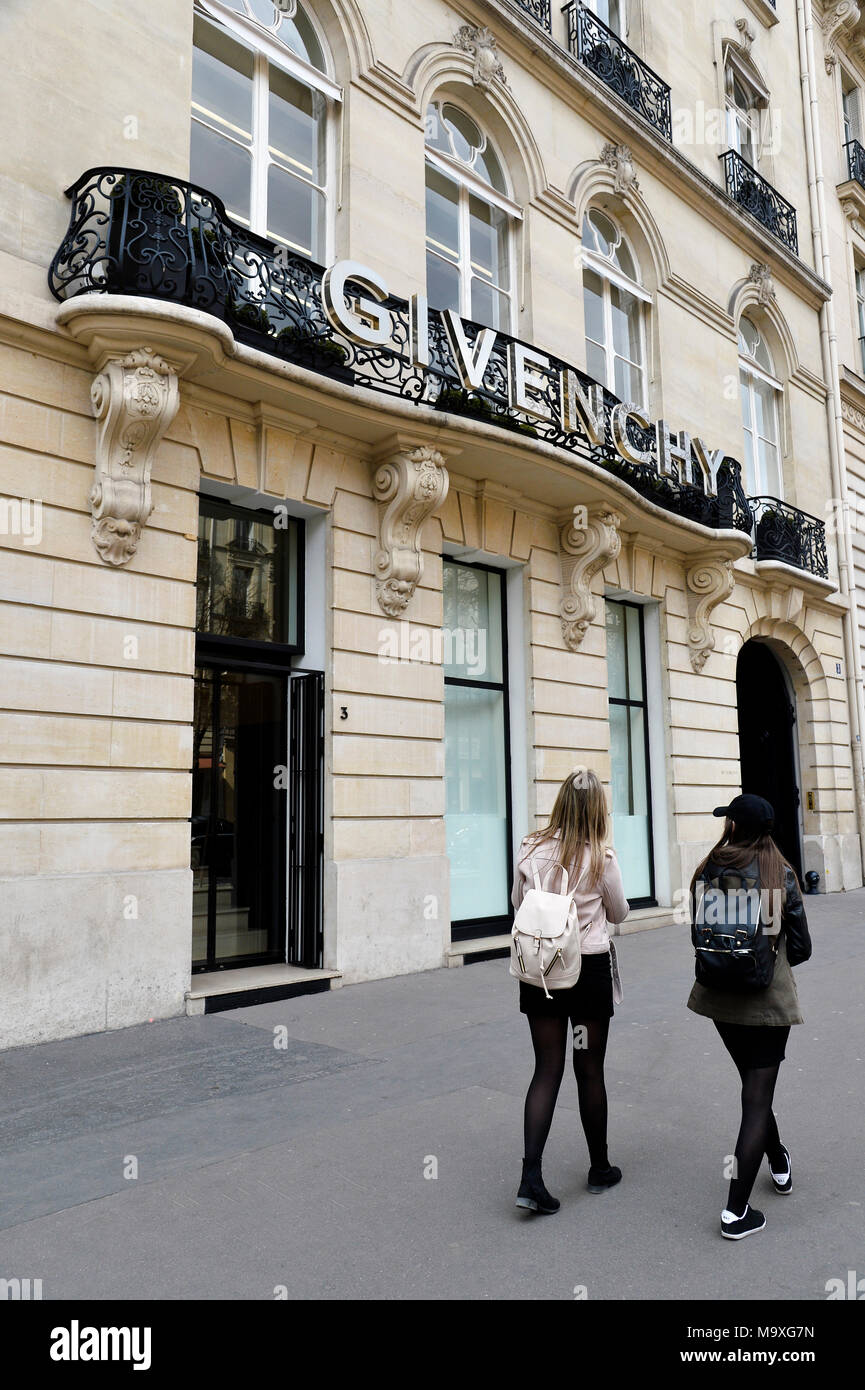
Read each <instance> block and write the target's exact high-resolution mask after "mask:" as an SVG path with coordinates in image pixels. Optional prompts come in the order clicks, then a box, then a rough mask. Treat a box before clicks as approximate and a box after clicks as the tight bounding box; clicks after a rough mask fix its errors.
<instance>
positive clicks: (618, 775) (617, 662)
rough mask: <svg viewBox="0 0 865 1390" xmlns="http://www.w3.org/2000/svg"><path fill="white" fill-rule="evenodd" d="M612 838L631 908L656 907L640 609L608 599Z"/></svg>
mask: <svg viewBox="0 0 865 1390" xmlns="http://www.w3.org/2000/svg"><path fill="white" fill-rule="evenodd" d="M605 608H606V627H607V688H608V694H609V707H610V764H611V782H612V820H613V841H614V844H615V847H616V854H617V857H618V860H619V864H620V866H621V870H622V878H623V880H624V886H625V894H626V896H627V898H628V901H629V902H630V904H631V906H632V907H654V906H655V903H656V899H655V863H654V843H653V835H652V782H651V763H650V759H649V712H648V706H647V699H646V636H645V627H644V621H643V609H642V606H641V605H640V604H638V603H631V602H628V601H627V600H624V599H607V600H606V604H605Z"/></svg>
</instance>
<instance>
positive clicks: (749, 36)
mask: <svg viewBox="0 0 865 1390" xmlns="http://www.w3.org/2000/svg"><path fill="white" fill-rule="evenodd" d="M736 28H737V30H738V32H739V47H740V49H741V51H742V52H743V53H744V54H745V57H746V58H747V57H748V55H749V54H750V52H751V44H752V43H753V42H754V39H755V38H756V37H757V36H756V34H755V33H754V30H753V29H752V28H751V26H750V24H749V23H748V21H747V19H737V20H736Z"/></svg>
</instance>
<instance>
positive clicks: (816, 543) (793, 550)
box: [748, 497, 829, 579]
mask: <svg viewBox="0 0 865 1390" xmlns="http://www.w3.org/2000/svg"><path fill="white" fill-rule="evenodd" d="M748 504H749V506H750V508H751V514H752V516H753V518H754V549H753V551H752V555H753V558H754V559H755V560H783V561H784V563H785V564H787V565H795V567H796V569H800V570H808V572H809V573H810V574H815V575H817V576H818V577H819V578H820V579H827V578H828V576H829V564H828V561H827V558H826V526H825V523H824V522H822V521H820V520H819V519H818V518H817V517H816V516H809V515H808V513H807V512H801V511H800V510H799V508H798V507H791V506H790V504H789V503H788V502H781V501H780V500H779V499H778V498H777V497H750V498H749V499H748Z"/></svg>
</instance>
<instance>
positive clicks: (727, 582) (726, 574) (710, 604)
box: [685, 555, 736, 673]
mask: <svg viewBox="0 0 865 1390" xmlns="http://www.w3.org/2000/svg"><path fill="white" fill-rule="evenodd" d="M685 582H686V587H687V593H688V652H689V655H690V657H691V665H692V666H693V668H694V670H695V671H697V672H698V673H699V672H700V671H702V669H703V667H704V666H705V664H706V658H707V657H708V655H709V652H711V651H713V650H714V647H715V637H714V634H713V632H712V629H711V627H710V626H709V618H710V615H711V613H712V610H713V608H715V607H716V606H717V605H718V604H719V603H722V602H723V600H724V599H726V598H729V597H730V595H731V593H732V592H733V585H734V584H735V582H736V580H735V577H734V575H733V563H732V561H731V560H729V559H727V558H725V557H723V556H712V555H709V556H704V557H703V558H701V559H699V560H697V561H696V563H694V564H693V565H690V566H688V567H687V568H686V570H685Z"/></svg>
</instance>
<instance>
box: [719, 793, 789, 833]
mask: <svg viewBox="0 0 865 1390" xmlns="http://www.w3.org/2000/svg"><path fill="white" fill-rule="evenodd" d="M712 815H713V816H729V818H730V820H732V821H735V822H736V824H737V825H740V826H742V827H744V828H746V829H748V830H758V831H762V832H766V831H771V829H772V827H773V826H774V824H775V809H774V807H773V806H772V805H771V803H770V802H768V801H766V799H765V798H764V797H762V796H754V794H753V792H743V794H742V795H741V796H734V797H733V800H732V801H731V802H730V804H729V806H716V807H715V809H714V811H713V812H712Z"/></svg>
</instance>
